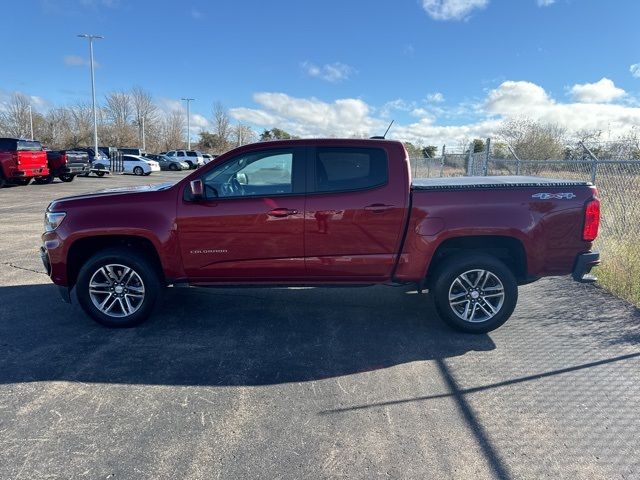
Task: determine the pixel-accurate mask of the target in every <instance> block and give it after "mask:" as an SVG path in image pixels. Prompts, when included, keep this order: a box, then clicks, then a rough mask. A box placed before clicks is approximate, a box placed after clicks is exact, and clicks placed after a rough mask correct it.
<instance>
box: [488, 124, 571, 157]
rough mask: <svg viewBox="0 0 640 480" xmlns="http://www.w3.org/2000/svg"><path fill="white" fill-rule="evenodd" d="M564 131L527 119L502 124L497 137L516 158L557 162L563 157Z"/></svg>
mask: <svg viewBox="0 0 640 480" xmlns="http://www.w3.org/2000/svg"><path fill="white" fill-rule="evenodd" d="M565 134H566V129H565V128H563V127H561V126H559V125H555V124H544V123H540V122H536V121H533V120H531V119H528V118H515V119H510V120H507V121H505V122H504V124H503V125H502V127H500V129H499V130H498V135H499V136H500V137H501V138H502V139H503V140H504V141H505V142H507V143H508V144H509V145H510V146H511V147H512V148H513V149H514V150H515V152H516V154H517V155H518V157H520V158H521V159H527V160H558V159H562V158H563V157H564V155H565V143H566V142H565Z"/></svg>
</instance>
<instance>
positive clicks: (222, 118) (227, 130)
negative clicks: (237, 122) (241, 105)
mask: <svg viewBox="0 0 640 480" xmlns="http://www.w3.org/2000/svg"><path fill="white" fill-rule="evenodd" d="M231 128H232V127H231V120H230V118H229V112H227V109H226V108H225V107H224V105H223V104H222V103H220V102H216V103H214V104H213V133H214V134H216V135H217V136H218V139H219V142H220V144H221V145H220V146H219V149H220V150H221V151H226V150H228V149H229V146H228V145H226V144H227V143H228V142H229V138H230V136H231Z"/></svg>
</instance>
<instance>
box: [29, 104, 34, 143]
mask: <svg viewBox="0 0 640 480" xmlns="http://www.w3.org/2000/svg"><path fill="white" fill-rule="evenodd" d="M28 107H29V125H30V126H31V141H33V114H32V113H31V105H28Z"/></svg>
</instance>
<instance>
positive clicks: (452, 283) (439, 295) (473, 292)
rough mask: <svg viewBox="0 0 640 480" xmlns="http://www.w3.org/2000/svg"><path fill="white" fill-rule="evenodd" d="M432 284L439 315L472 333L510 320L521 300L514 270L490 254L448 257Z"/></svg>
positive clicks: (480, 331)
mask: <svg viewBox="0 0 640 480" xmlns="http://www.w3.org/2000/svg"><path fill="white" fill-rule="evenodd" d="M432 287H433V288H432V293H433V297H434V302H435V305H436V309H437V310H438V313H439V314H440V317H441V318H442V319H443V320H444V321H445V322H446V323H447V324H449V325H450V326H452V327H454V328H456V329H458V330H462V331H464V332H469V333H486V332H490V331H491V330H495V329H496V328H498V327H499V326H501V325H502V324H504V323H505V322H506V321H507V320H508V319H509V317H510V316H511V314H512V313H513V310H514V309H515V307H516V303H517V301H518V284H517V282H516V279H515V277H514V275H513V273H512V272H511V270H510V269H509V268H508V267H507V266H506V265H505V264H504V263H502V262H501V261H500V260H498V259H497V258H495V257H492V256H490V255H483V254H466V255H462V256H459V257H450V258H449V259H445V260H444V263H443V264H442V265H441V267H440V268H438V269H437V271H436V272H435V278H434V280H433V283H432Z"/></svg>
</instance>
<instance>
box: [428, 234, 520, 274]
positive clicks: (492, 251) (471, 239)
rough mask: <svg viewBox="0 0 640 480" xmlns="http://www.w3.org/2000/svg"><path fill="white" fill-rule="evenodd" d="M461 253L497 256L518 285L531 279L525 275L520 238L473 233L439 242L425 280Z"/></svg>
mask: <svg viewBox="0 0 640 480" xmlns="http://www.w3.org/2000/svg"><path fill="white" fill-rule="evenodd" d="M461 253H479V254H485V255H489V256H492V257H495V258H497V259H498V260H500V261H502V262H503V263H504V264H505V265H506V266H507V267H508V268H509V269H510V270H511V272H512V273H513V275H514V277H515V278H516V281H517V282H518V284H520V285H523V284H525V283H529V282H530V281H531V280H532V279H531V278H529V277H528V275H527V256H526V253H525V248H524V245H523V243H522V241H521V240H519V239H517V238H515V237H510V236H503V235H475V236H460V237H453V238H448V239H446V240H444V241H443V242H442V243H440V245H438V247H437V248H436V250H435V251H434V253H433V257H432V259H431V262H430V263H429V266H428V267H427V271H426V274H425V278H426V280H427V282H430V281H431V280H432V277H433V274H434V272H436V271H437V270H438V269H439V268H440V266H441V265H443V264H444V263H445V262H446V261H447V260H448V259H450V258H451V257H452V256H453V255H456V254H461Z"/></svg>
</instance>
